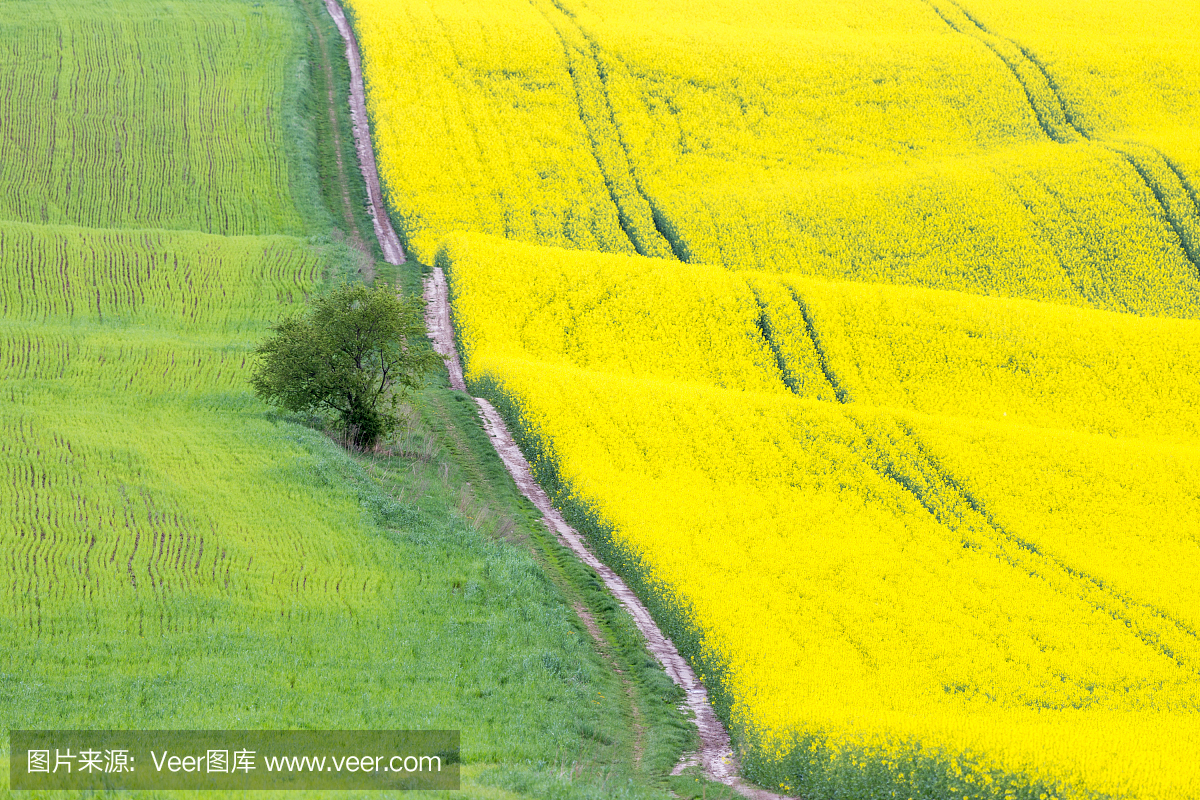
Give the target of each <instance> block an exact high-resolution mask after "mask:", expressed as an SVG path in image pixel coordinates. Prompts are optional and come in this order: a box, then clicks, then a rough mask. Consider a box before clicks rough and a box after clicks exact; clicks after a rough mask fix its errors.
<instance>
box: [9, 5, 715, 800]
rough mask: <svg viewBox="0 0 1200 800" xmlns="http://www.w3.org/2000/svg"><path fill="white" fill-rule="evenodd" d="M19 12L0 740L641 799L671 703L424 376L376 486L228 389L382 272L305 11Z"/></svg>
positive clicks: (340, 110)
mask: <svg viewBox="0 0 1200 800" xmlns="http://www.w3.org/2000/svg"><path fill="white" fill-rule="evenodd" d="M14 6H15V7H19V9H20V13H19V14H14V15H6V18H5V19H4V20H3V21H0V61H2V62H3V65H4V69H3V70H0V387H2V388H0V430H2V431H3V434H2V436H0V441H2V443H0V476H2V478H0V486H3V489H0V732H6V731H8V730H11V729H19V728H57V727H64V728H118V729H121V728H126V729H127V728H217V729H222V728H317V729H322V728H345V729H354V728H406V727H411V728H452V729H461V730H462V741H463V755H464V762H465V767H464V788H466V789H467V791H465V792H464V793H463V795H461V796H478V797H496V798H507V797H524V796H536V797H542V796H550V795H553V796H556V797H596V798H601V797H663V796H664V794H663V791H662V789H661V788H658V787H659V786H660V785H661V783H662V781H661V776H662V775H664V774H665V773H666V772H668V771H669V768H670V767H671V766H672V765H673V764H674V762H675V760H676V758H677V757H678V754H679V752H680V751H681V750H682V749H683V748H684V747H685V746H688V745H689V744H690V743H691V737H693V736H694V734H692V733H691V732H690V731H689V729H688V728H687V726H686V724H685V723H684V722H683V720H682V716H681V714H680V712H678V711H677V709H676V708H675V707H674V706H675V704H676V703H677V702H678V701H679V698H678V697H677V696H676V694H675V691H674V689H673V687H672V685H671V684H670V682H669V681H668V680H667V679H666V678H665V677H664V676H663V675H662V673H661V672H658V671H657V669H656V668H654V667H652V666H651V661H650V660H649V658H648V656H647V655H646V654H645V652H644V651H643V650H642V649H641V648H640V645H639V644H638V639H637V637H636V633H635V631H634V629H633V627H632V623H631V622H630V621H629V620H628V619H627V618H626V617H625V616H624V614H623V612H621V611H619V610H618V609H617V607H616V606H615V605H613V603H612V602H611V600H609V599H608V598H607V597H606V596H605V595H604V594H603V592H602V591H601V590H600V589H599V588H598V584H597V582H596V579H595V577H594V576H592V575H591V574H590V573H589V572H587V571H586V570H584V569H583V568H582V567H580V566H579V565H578V563H577V562H575V561H574V560H573V559H572V558H571V557H570V556H569V555H567V554H566V553H565V551H563V550H561V549H560V548H559V547H558V545H557V544H556V543H555V542H554V541H553V540H552V538H551V537H549V536H548V535H547V534H546V533H545V531H544V530H543V529H542V527H541V525H540V522H539V519H538V516H537V514H536V512H534V511H533V509H532V508H531V507H530V506H529V505H528V504H526V503H525V502H524V501H523V500H521V499H520V498H519V495H518V494H517V492H516V490H515V488H514V487H513V486H512V484H511V481H510V480H509V479H508V477H507V475H506V473H505V472H504V471H503V467H502V466H501V465H500V463H499V461H498V459H496V457H495V455H494V453H492V451H491V450H490V447H489V446H488V444H487V440H486V438H485V437H484V435H483V434H482V432H481V431H480V429H479V425H478V422H477V421H476V418H475V415H474V414H473V413H472V411H471V408H472V406H471V404H470V402H469V401H468V400H467V398H466V397H465V396H464V395H461V394H458V393H454V392H451V391H449V390H448V389H446V388H445V377H444V375H442V376H435V378H434V380H433V385H432V386H431V387H430V388H428V389H426V390H423V391H421V392H419V393H417V394H416V395H415V396H414V397H412V398H411V399H410V405H409V410H408V412H407V413H408V425H407V426H406V428H405V430H404V431H403V432H402V434H401V436H400V438H399V440H398V441H397V442H396V443H394V444H393V445H392V446H391V450H389V451H386V452H383V453H379V454H375V455H350V454H347V453H346V452H345V451H344V450H343V449H342V448H341V447H340V446H338V444H336V442H334V441H332V440H331V438H330V437H329V436H328V435H326V434H325V433H323V432H322V430H321V425H320V424H319V423H317V421H315V420H307V419H300V418H294V417H289V416H284V415H280V414H278V413H276V412H273V411H271V410H269V409H268V408H267V407H266V406H264V405H263V404H262V403H260V402H259V401H258V400H257V399H255V397H254V396H253V394H252V392H251V391H250V389H249V386H248V384H247V379H248V375H249V370H250V365H251V351H252V349H253V348H254V346H255V345H256V343H257V342H258V341H259V340H261V339H262V338H263V336H264V335H265V332H266V327H267V325H268V324H269V323H271V322H272V321H275V320H278V319H279V318H281V317H282V316H284V315H286V314H288V313H291V312H292V311H294V310H295V309H297V308H298V307H299V306H298V304H300V303H302V302H303V301H304V300H305V298H307V297H309V296H311V295H312V294H313V293H314V292H317V291H320V290H321V288H322V287H324V286H327V285H329V284H330V283H331V282H334V281H338V280H342V279H345V278H347V277H350V276H353V275H354V273H355V272H357V271H360V270H361V271H364V272H365V271H373V270H374V268H375V265H374V263H373V259H372V257H371V253H372V252H373V245H372V244H371V243H370V238H369V237H370V235H371V228H370V224H369V222H367V221H366V217H365V214H364V212H363V209H362V205H361V198H362V197H363V195H364V192H363V189H362V186H361V182H358V170H357V163H356V162H354V161H353V160H352V159H353V157H354V156H353V147H352V143H351V142H350V139H349V131H348V127H347V114H346V112H345V80H346V75H347V70H346V66H345V62H344V59H342V57H341V45H340V39H339V38H338V35H337V32H336V29H335V28H333V26H332V24H331V22H330V20H329V19H328V17H327V15H326V14H325V12H324V9H323V8H322V6H321V5H320V4H319V3H316V2H311V0H305V1H304V2H301V3H289V2H282V0H278V1H268V2H255V3H242V2H233V1H230V0H214V1H213V2H187V3H183V2H153V0H151V1H149V2H147V1H146V0H85V1H84V2H49V1H46V2H41V1H40V0H39V1H37V2H34V1H33V0H23V1H22V2H20V3H15V4H9V6H8V8H12V7H14ZM339 152H340V155H341V160H340V161H339V159H338V154H339ZM419 275H420V272H419V267H417V266H415V265H408V266H405V267H402V268H400V270H399V271H395V270H393V271H392V272H391V273H389V275H388V277H390V278H391V279H392V280H394V281H398V282H400V283H404V284H406V285H408V286H409V288H410V289H411V287H412V286H413V284H414V282H415V281H416V280H417V279H418V278H419ZM574 607H579V608H586V609H589V610H590V613H591V614H592V616H593V617H595V619H596V620H597V622H598V625H599V631H600V635H601V637H602V639H603V641H604V645H603V646H598V645H597V644H596V642H595V641H593V639H592V638H591V637H590V636H589V634H588V632H587V630H586V629H585V628H584V626H583V624H582V623H581V622H580V620H579V617H578V616H577V615H576V614H575V612H574V611H573V608H574ZM614 666H619V667H620V672H618V671H616V670H615V669H614ZM635 718H636V719H637V720H638V721H639V722H638V724H637V725H634V724H633V722H632V721H631V720H633V719H635ZM6 747H7V738H6V737H5V739H4V743H3V744H0V748H6ZM0 752H5V754H6V751H0ZM635 755H636V757H635ZM0 763H3V764H4V766H0V781H2V782H3V784H4V788H0V794H6V793H7V780H5V778H6V777H7V759H6V758H5V759H4V760H3V762H0ZM689 780H690V781H691V782H692V783H693V784H695V781H694V779H691V778H686V779H679V780H678V781H677V783H678V785H679V786H680V787H682V788H686V787H687V786H688V785H690V784H687V781H689ZM695 785H697V786H698V785H699V784H695ZM455 796H460V795H455Z"/></svg>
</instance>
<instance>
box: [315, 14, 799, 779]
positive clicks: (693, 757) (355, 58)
mask: <svg viewBox="0 0 1200 800" xmlns="http://www.w3.org/2000/svg"><path fill="white" fill-rule="evenodd" d="M325 7H326V8H327V9H328V10H329V14H330V16H332V17H333V20H334V22H335V23H336V24H337V26H338V30H339V31H340V32H341V34H342V38H344V39H345V40H346V60H347V62H348V63H349V65H350V110H351V120H352V122H353V128H354V139H355V147H356V150H357V151H358V157H359V161H360V164H361V167H362V174H363V179H364V180H365V181H366V184H367V199H368V202H369V203H370V206H371V207H370V213H371V219H372V220H373V222H374V227H375V235H376V236H377V237H378V238H379V245H380V247H381V248H382V249H383V254H384V258H385V259H386V260H387V262H388V263H389V264H401V263H403V261H404V248H403V246H402V245H401V244H400V239H399V237H397V236H396V231H395V229H394V228H393V227H392V224H391V221H390V219H389V218H388V216H387V213H386V211H385V210H384V205H383V197H382V193H381V191H380V182H379V173H378V171H377V169H376V166H375V151H374V149H373V147H372V144H371V134H370V128H369V127H368V118H367V111H366V98H365V90H364V84H363V75H362V60H361V57H360V55H359V52H358V42H357V40H356V39H355V37H354V32H353V31H352V30H351V28H350V24H349V22H348V21H347V20H346V16H345V14H344V13H343V11H342V8H341V6H339V5H338V3H337V0H325ZM447 295H448V293H447V287H446V276H445V275H444V274H443V272H442V270H441V268H434V270H433V274H432V275H431V276H430V277H429V278H428V279H427V280H426V282H425V300H426V303H427V306H426V314H425V327H426V330H427V331H428V334H429V338H430V339H431V340H432V341H433V345H434V349H435V350H436V351H437V352H438V354H439V355H441V356H442V358H443V359H444V360H445V362H446V368H447V369H448V370H449V372H450V385H451V386H452V387H453V388H454V389H457V390H459V391H462V392H466V390H467V387H466V383H465V382H464V380H463V372H462V365H461V363H460V362H459V358H458V352H457V350H456V348H455V346H454V329H453V327H452V326H451V323H450V305H449V299H448V296H447ZM474 399H475V404H476V405H477V406H478V407H479V412H480V416H481V417H482V419H483V426H484V430H485V431H486V432H487V435H488V438H489V439H490V440H491V442H492V446H493V447H495V449H496V452H497V453H498V454H499V456H500V458H501V460H502V461H503V462H504V465H505V467H506V468H507V469H508V472H509V474H510V475H511V476H512V478H513V480H514V481H515V482H516V484H517V486H518V488H519V489H520V490H521V492H522V494H524V495H525V496H526V497H527V498H528V499H529V500H530V502H532V503H533V504H534V506H535V507H536V508H537V509H538V510H539V511H540V512H541V513H542V516H543V519H544V521H545V524H546V526H547V528H549V529H550V531H551V532H552V533H554V535H555V536H556V537H557V538H558V540H559V541H560V542H562V544H563V545H565V546H566V547H569V548H570V549H571V551H572V552H573V553H575V555H576V556H577V557H578V558H579V559H580V560H581V561H582V562H583V563H585V564H587V565H588V566H589V567H591V568H592V569H593V570H594V571H595V572H596V574H597V575H599V576H600V578H601V579H602V580H603V581H604V584H605V586H606V587H607V588H608V591H609V592H610V593H611V594H612V595H613V597H614V598H616V600H617V601H618V602H619V603H621V605H622V606H623V607H624V608H625V610H626V611H628V612H629V614H630V616H631V617H632V618H633V621H634V623H635V624H636V625H637V627H638V630H639V631H640V632H641V634H642V636H643V637H644V638H645V640H646V648H647V649H648V650H649V651H650V652H651V653H652V654H653V655H654V657H655V658H656V659H657V660H658V662H659V663H660V664H661V665H662V668H663V670H664V671H665V672H666V673H667V674H668V675H669V676H670V677H671V680H673V681H675V683H676V684H678V685H679V686H680V687H681V688H683V690H684V692H685V693H686V695H687V700H686V703H687V708H688V710H689V711H691V713H692V714H693V716H694V717H695V722H696V727H697V728H698V729H699V734H700V751H699V752H698V753H694V754H688V755H685V756H684V757H683V759H681V760H680V762H679V764H678V765H676V768H675V770H674V774H679V773H680V772H682V771H683V770H684V769H687V768H688V767H691V766H695V765H697V764H698V765H699V766H700V767H701V768H702V769H703V771H704V774H705V775H706V777H708V778H709V779H710V780H713V781H717V782H719V783H723V784H725V785H727V786H730V787H732V788H733V789H735V790H736V791H737V792H738V793H739V794H741V795H742V796H744V797H747V798H750V800H782V797H783V796H782V795H777V794H774V793H772V792H769V791H767V790H765V789H761V788H759V787H757V786H753V785H751V784H748V783H746V782H745V781H743V780H742V779H741V778H740V777H738V764H737V760H736V759H735V758H734V755H733V750H732V748H731V746H730V740H729V734H728V733H727V732H726V731H725V727H724V726H723V725H722V724H721V721H720V720H719V719H717V716H716V714H715V713H713V710H712V705H711V703H710V702H709V699H708V691H707V690H706V689H705V688H704V684H703V683H701V682H700V680H699V679H698V678H697V677H696V673H695V672H694V671H693V670H692V668H691V666H690V665H689V664H688V663H687V661H685V660H684V658H683V656H681V655H680V654H679V651H678V650H677V649H676V647H675V645H674V643H673V642H672V641H671V640H670V639H668V638H667V637H666V636H665V635H664V634H663V632H662V631H661V630H660V629H659V627H658V625H657V624H656V623H655V621H654V618H653V617H651V616H650V612H649V611H648V610H647V609H646V607H645V605H643V604H642V601H641V600H639V599H638V597H637V595H635V594H634V593H633V591H632V590H631V589H630V588H629V587H628V586H627V585H626V584H625V582H624V581H623V580H621V578H620V576H618V575H617V574H616V573H615V572H613V571H612V570H611V569H610V568H609V567H608V565H606V564H604V563H603V562H601V561H600V559H598V558H596V556H595V555H593V554H592V552H591V550H590V549H589V548H588V547H587V545H586V544H585V543H584V540H583V537H582V536H580V534H579V532H578V531H576V530H575V529H574V528H572V527H571V526H570V525H568V524H567V522H566V520H564V519H563V517H562V514H560V513H559V512H558V509H556V508H554V506H553V505H552V504H551V503H550V499H549V497H547V496H546V493H545V492H544V491H543V490H542V487H540V486H538V484H537V482H536V481H535V480H534V479H533V475H532V473H531V472H530V469H529V464H528V463H527V462H526V461H525V456H524V455H523V454H522V453H521V450H520V448H519V447H517V444H516V442H515V441H514V440H513V437H512V434H511V433H510V432H509V430H508V427H507V426H506V425H505V423H504V420H503V419H502V418H501V417H500V414H499V412H497V411H496V409H495V408H494V407H493V406H492V404H491V403H489V402H488V401H487V400H484V399H482V398H474ZM580 612H581V613H580ZM577 613H580V617H581V619H583V621H584V624H585V625H586V626H587V627H588V629H589V632H593V636H594V637H597V636H598V632H594V628H595V622H594V621H593V620H592V619H591V617H590V614H588V613H587V611H586V609H582V608H578V609H577ZM589 623H590V624H589ZM597 644H598V646H601V647H602V646H603V642H602V641H598V642H597ZM622 678H623V679H624V676H623V675H622ZM635 715H636V712H635ZM639 738H640V737H639ZM638 750H640V747H638V746H637V745H635V759H636V758H637V757H638V756H639V755H640V754H639V753H638V752H637V751H638Z"/></svg>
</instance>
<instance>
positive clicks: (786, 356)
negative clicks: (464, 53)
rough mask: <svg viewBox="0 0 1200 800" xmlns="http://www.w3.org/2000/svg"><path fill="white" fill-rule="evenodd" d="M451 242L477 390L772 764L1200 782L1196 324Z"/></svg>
mask: <svg viewBox="0 0 1200 800" xmlns="http://www.w3.org/2000/svg"><path fill="white" fill-rule="evenodd" d="M439 260H440V263H441V264H442V265H444V266H446V267H448V268H449V270H450V275H451V287H452V293H453V297H454V309H455V315H456V324H457V326H458V331H459V336H460V341H461V344H462V352H463V354H464V356H465V357H466V361H467V374H468V381H469V382H470V383H471V385H472V386H474V387H476V388H477V389H479V390H480V391H483V392H485V393H486V394H488V395H489V396H491V397H492V398H493V399H495V400H496V401H497V403H498V404H499V405H500V406H501V407H502V408H504V409H506V410H507V412H508V413H509V414H510V416H512V417H513V419H514V420H515V421H517V422H519V427H520V429H521V430H522V431H523V432H524V433H523V435H524V437H525V438H524V442H523V444H524V446H525V448H526V451H527V452H529V453H530V454H531V455H533V457H534V466H535V470H537V471H538V472H539V473H540V476H541V477H542V478H543V479H544V480H545V481H546V482H547V483H548V484H549V485H551V486H557V487H558V488H559V496H558V500H559V501H560V503H562V504H563V505H564V506H565V507H566V508H568V510H569V511H572V512H573V513H574V514H575V515H576V518H577V521H579V522H580V523H581V524H583V525H584V526H585V527H588V526H589V525H590V527H591V530H590V532H591V534H592V535H593V537H594V539H595V540H596V541H597V542H598V544H599V546H600V547H601V549H602V550H605V551H606V554H607V555H608V557H609V558H611V559H613V560H615V561H616V562H617V563H619V564H621V565H622V566H623V567H624V568H625V570H626V571H627V573H628V574H630V575H631V576H632V579H633V580H634V582H635V583H639V584H640V586H641V588H642V589H643V591H644V592H645V593H646V594H647V595H648V596H650V597H651V598H652V604H655V603H656V604H657V606H658V607H657V609H656V611H658V612H659V613H660V616H663V617H664V618H666V619H669V620H671V621H672V622H671V624H674V625H675V626H676V630H675V631H674V634H675V635H676V637H677V639H679V640H680V641H683V642H685V646H687V647H690V648H691V651H692V652H691V655H692V656H693V657H694V658H696V659H697V660H698V663H699V664H701V665H702V668H703V669H704V670H705V671H706V672H707V675H708V677H709V679H710V681H712V682H713V683H715V684H717V686H718V688H719V691H720V692H721V693H722V700H721V701H720V702H721V703H722V704H723V705H724V711H725V713H727V714H728V716H729V719H730V720H731V722H732V724H733V726H734V728H735V730H736V731H737V732H738V733H739V735H740V741H741V746H742V747H743V753H744V758H745V759H746V761H747V763H748V765H749V767H750V769H751V771H752V774H754V775H755V776H756V777H758V778H759V779H760V780H769V781H771V782H773V783H777V784H784V785H787V786H790V787H791V788H795V789H797V790H798V791H799V792H800V793H801V795H803V796H818V797H825V796H837V793H838V792H840V791H845V790H847V787H856V786H857V787H860V788H863V789H868V788H869V789H870V790H871V791H872V792H875V794H871V795H864V796H891V795H890V794H887V792H892V791H895V792H899V794H897V795H896V796H908V795H906V794H904V792H913V793H914V796H916V794H920V795H921V796H949V795H950V793H952V792H953V791H958V792H961V795H960V794H954V795H953V796H964V797H987V798H992V797H995V798H1002V797H1006V796H1022V797H1029V796H1032V797H1038V796H1039V795H1040V794H1041V793H1042V792H1043V791H1045V792H1049V793H1050V794H1054V795H1057V796H1059V797H1075V796H1078V797H1085V796H1100V795H1113V796H1123V795H1129V796H1136V797H1154V798H1164V800H1165V798H1173V797H1189V796H1194V794H1195V792H1196V790H1197V788H1198V787H1200V769H1198V768H1197V766H1196V763H1195V761H1194V759H1189V758H1188V757H1187V755H1188V753H1189V752H1191V751H1192V750H1194V749H1195V748H1196V747H1197V746H1200V721H1198V720H1200V717H1198V716H1197V714H1196V712H1197V710H1200V677H1198V670H1200V640H1198V638H1197V635H1196V631H1197V630H1198V629H1200V614H1198V613H1197V609H1200V592H1198V591H1197V589H1196V586H1198V585H1200V544H1198V540H1197V537H1196V531H1197V530H1200V500H1198V498H1200V477H1197V476H1198V475H1200V471H1198V468H1200V429H1198V427H1197V426H1198V424H1200V383H1198V382H1197V381H1196V380H1195V379H1194V377H1195V375H1196V374H1197V373H1198V372H1200V323H1196V322H1191V321H1182V320H1172V319H1153V318H1138V317H1132V316H1129V315H1122V314H1116V313H1113V312H1105V311H1097V310H1085V309H1079V308H1074V307H1069V306H1060V305H1053V304H1046V303H1035V302H1031V301H1026V300H1008V299H1000V298H982V297H973V296H969V295H963V294H960V293H952V292H945V291H937V290H927V289H908V288H902V287H887V286H882V285H871V284H851V283H830V282H826V281H819V280H816V279H794V280H793V279H787V278H780V277H779V276H776V275H771V274H765V273H739V272H731V271H728V270H725V269H722V268H715V267H697V266H690V265H675V266H671V265H669V264H666V263H664V262H661V261H657V260H646V259H640V258H637V257H629V256H615V255H601V254H583V253H572V252H569V251H565V250H556V249H551V248H538V247H534V246H530V245H523V244H518V243H505V242H501V241H500V240H495V239H489V238H485V237H478V236H457V237H451V238H450V239H449V240H448V241H447V243H446V244H445V246H444V247H443V249H442V251H441V255H440V256H439ZM717 353H719V354H721V355H720V357H714V354H717ZM726 354H727V355H728V357H726ZM839 401H840V402H839ZM686 643H690V644H686ZM960 773H961V774H960ZM931 792H933V794H932V795H931ZM938 792H940V793H941V794H937V793H938ZM1006 792H1007V793H1008V794H1006ZM1013 793H1015V794H1013ZM1048 796H1049V795H1048Z"/></svg>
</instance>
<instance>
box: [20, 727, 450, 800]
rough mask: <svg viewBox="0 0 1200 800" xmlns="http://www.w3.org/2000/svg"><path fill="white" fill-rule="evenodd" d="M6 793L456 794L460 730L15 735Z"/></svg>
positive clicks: (78, 732)
mask: <svg viewBox="0 0 1200 800" xmlns="http://www.w3.org/2000/svg"><path fill="white" fill-rule="evenodd" d="M8 745H9V750H8V752H9V773H8V774H9V788H10V789H13V790H15V791H22V790H28V789H39V790H44V789H217V790H230V789H391V790H403V789H457V788H459V784H458V780H459V778H458V767H459V732H458V731H11V732H10V733H9V735H8Z"/></svg>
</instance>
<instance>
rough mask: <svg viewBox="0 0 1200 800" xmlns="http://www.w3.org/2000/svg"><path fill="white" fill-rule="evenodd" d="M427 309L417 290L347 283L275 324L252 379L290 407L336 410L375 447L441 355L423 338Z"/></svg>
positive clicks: (360, 440) (353, 435)
mask: <svg viewBox="0 0 1200 800" xmlns="http://www.w3.org/2000/svg"><path fill="white" fill-rule="evenodd" d="M421 317H422V307H421V303H420V301H419V300H418V299H417V298H415V297H406V298H404V299H401V298H399V297H397V294H396V291H395V290H394V289H392V288H391V287H389V286H388V285H387V284H380V285H377V286H375V287H374V288H368V287H367V286H365V285H364V284H361V283H348V284H344V285H342V286H339V287H337V288H335V289H333V290H332V291H331V292H329V293H328V294H326V295H324V296H322V297H319V298H317V299H316V300H315V301H314V302H313V304H312V307H311V308H310V309H308V311H307V312H306V313H302V314H300V315H297V316H292V317H289V318H287V319H285V320H283V321H282V322H280V323H278V324H277V325H273V326H272V327H271V330H272V332H273V335H272V336H271V337H270V338H269V339H267V340H266V341H265V342H263V343H262V344H261V345H259V347H258V349H257V350H256V353H257V355H258V363H257V365H256V367H255V370H254V374H253V375H252V376H251V378H250V384H251V385H252V386H253V387H254V390H255V391H256V392H257V393H258V396H259V397H261V398H263V399H264V400H266V401H267V402H269V403H272V404H274V405H278V406H282V407H283V408H286V409H288V410H289V411H297V412H303V411H308V412H312V411H317V412H320V411H325V412H334V413H336V414H337V415H338V416H340V418H341V423H342V426H343V427H344V429H345V432H346V436H347V438H348V439H350V441H352V442H353V443H354V445H355V446H356V447H360V448H364V449H366V448H369V447H372V446H373V445H374V444H375V442H377V441H378V440H379V438H380V437H381V436H386V435H387V434H389V433H391V431H392V430H393V429H394V428H395V425H396V415H395V410H396V406H397V404H398V403H399V401H400V400H401V399H402V398H403V397H404V395H405V394H406V393H407V391H408V390H410V389H417V388H419V387H420V386H421V384H422V379H423V378H424V375H425V373H426V372H427V371H428V370H429V369H431V368H432V367H433V366H434V365H435V364H437V363H438V357H437V355H436V354H435V353H433V351H432V350H430V349H429V347H428V345H427V344H426V343H425V342H424V341H422V340H420V338H419V337H422V335H423V333H424V326H423V325H422V323H421ZM414 340H415V341H414Z"/></svg>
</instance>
